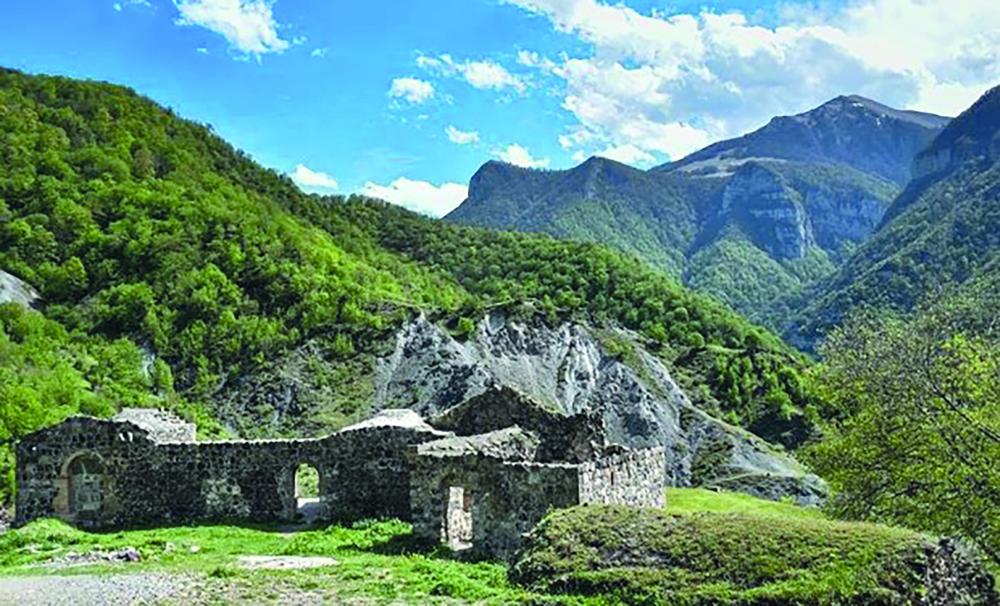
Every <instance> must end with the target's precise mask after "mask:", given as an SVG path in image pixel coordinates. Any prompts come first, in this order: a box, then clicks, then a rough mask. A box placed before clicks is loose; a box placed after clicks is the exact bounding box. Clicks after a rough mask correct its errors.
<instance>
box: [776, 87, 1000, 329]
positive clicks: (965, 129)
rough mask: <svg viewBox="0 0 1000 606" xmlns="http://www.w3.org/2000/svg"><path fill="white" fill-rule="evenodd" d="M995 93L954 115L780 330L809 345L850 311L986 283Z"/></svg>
mask: <svg viewBox="0 0 1000 606" xmlns="http://www.w3.org/2000/svg"><path fill="white" fill-rule="evenodd" d="M998 136H1000V89H993V90H992V91H990V92H989V93H987V94H986V95H984V96H983V97H982V98H981V99H980V100H979V101H978V102H977V103H976V104H975V105H974V106H973V107H971V108H970V109H969V110H967V111H966V112H965V113H963V114H962V115H961V116H959V117H958V118H956V119H955V120H954V121H953V122H952V123H951V124H950V125H949V126H948V127H947V128H946V129H945V130H944V131H943V132H942V133H941V135H940V136H939V137H938V139H936V140H935V141H934V142H933V143H932V144H931V146H930V147H929V148H928V149H927V150H926V151H925V152H924V153H922V154H920V155H919V156H918V157H917V159H916V161H915V164H916V166H917V168H918V169H919V170H921V171H922V174H920V175H919V178H918V179H915V180H914V181H913V183H911V184H910V186H909V187H908V188H907V190H906V191H905V192H903V193H902V194H901V195H900V196H899V198H898V199H897V200H896V201H895V202H894V203H893V206H892V208H891V209H890V211H889V212H888V214H887V217H886V221H885V222H884V223H883V224H882V225H881V227H880V228H879V230H878V231H877V232H876V233H875V234H874V235H873V236H872V238H871V239H870V240H869V241H867V242H865V243H864V245H862V246H860V247H859V248H858V250H857V251H856V252H855V253H854V254H853V255H852V256H851V257H850V259H849V260H848V261H847V263H846V264H845V265H844V267H843V269H842V270H841V271H840V272H839V273H838V274H837V275H836V276H834V277H833V279H832V280H830V282H829V283H828V284H826V285H824V286H823V288H821V289H819V292H818V293H813V294H811V295H810V296H809V297H808V301H807V303H806V304H805V305H803V309H802V310H801V311H800V312H799V313H798V315H797V316H796V321H795V322H794V323H793V325H792V326H791V328H790V329H789V331H788V336H789V338H790V339H792V340H793V341H795V342H800V343H803V344H805V345H806V346H811V345H812V344H814V343H815V342H816V340H817V339H818V338H819V337H820V336H821V335H822V334H823V333H825V332H826V331H827V330H828V329H829V328H831V327H834V326H836V325H838V324H839V323H840V322H841V321H842V320H843V318H845V317H846V316H847V315H848V313H849V311H850V310H851V309H855V308H859V307H889V308H894V309H897V310H908V309H911V308H912V307H913V306H914V305H915V304H916V303H917V302H919V301H921V300H922V299H924V298H925V297H927V296H929V295H932V294H934V293H935V292H936V291H938V290H939V289H940V288H941V287H942V286H943V285H947V284H950V283H958V284H960V283H964V282H967V281H970V280H974V279H980V278H988V277H989V276H990V275H991V274H992V273H993V272H994V271H995V268H996V266H997V259H998V258H1000V187H998V184H1000V153H998V151H997V150H998V149H1000V147H998V144H997V141H998Z"/></svg>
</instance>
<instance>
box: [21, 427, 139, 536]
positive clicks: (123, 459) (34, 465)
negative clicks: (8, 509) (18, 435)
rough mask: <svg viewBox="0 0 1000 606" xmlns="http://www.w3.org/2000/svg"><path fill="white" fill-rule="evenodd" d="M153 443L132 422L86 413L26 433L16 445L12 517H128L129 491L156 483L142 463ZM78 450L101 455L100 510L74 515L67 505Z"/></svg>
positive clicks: (99, 521) (100, 521)
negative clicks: (15, 490)
mask: <svg viewBox="0 0 1000 606" xmlns="http://www.w3.org/2000/svg"><path fill="white" fill-rule="evenodd" d="M154 447H155V444H154V443H153V441H152V440H150V439H149V437H148V435H147V433H146V431H145V430H143V429H141V428H140V427H138V426H137V425H134V424H132V423H127V422H125V423H113V422H110V421H104V420H101V419H95V418H91V417H77V418H73V419H69V420H67V421H66V422H64V423H62V424H61V425H58V426H56V427H53V428H49V429H46V430H42V431H40V432H36V433H34V434H32V435H30V436H28V437H26V438H25V439H23V440H21V441H20V442H19V443H18V445H17V454H16V456H17V471H16V479H17V506H16V523H17V524H24V523H26V522H28V521H30V520H33V519H36V518H40V517H50V516H55V517H60V518H63V519H66V520H68V521H72V522H79V523H80V525H83V526H91V527H99V526H103V525H107V524H110V523H113V521H114V520H118V519H123V518H125V517H128V515H129V510H130V505H131V503H130V498H129V496H128V495H130V494H133V493H135V492H140V493H142V494H146V492H147V491H149V490H150V488H151V486H150V485H151V484H155V479H153V478H151V477H150V476H149V475H148V473H147V472H148V469H147V467H146V465H145V461H147V460H149V457H150V456H151V454H152V451H153V448H154ZM81 456H89V457H94V458H96V459H97V460H99V461H100V464H101V466H102V468H103V474H102V475H103V479H102V481H101V482H100V491H101V495H102V504H101V508H100V510H99V511H97V512H88V515H86V516H84V518H85V519H80V520H77V515H76V512H74V511H72V510H71V503H70V488H71V486H70V479H71V478H70V475H69V467H70V464H71V463H72V461H73V460H74V459H75V458H77V457H81Z"/></svg>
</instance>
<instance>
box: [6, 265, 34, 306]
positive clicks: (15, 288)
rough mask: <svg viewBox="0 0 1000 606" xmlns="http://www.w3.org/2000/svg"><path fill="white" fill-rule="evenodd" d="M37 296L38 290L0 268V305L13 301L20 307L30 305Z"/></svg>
mask: <svg viewBox="0 0 1000 606" xmlns="http://www.w3.org/2000/svg"><path fill="white" fill-rule="evenodd" d="M38 298H39V297H38V291H36V290H35V289H34V288H32V287H31V285H30V284H28V283H27V282H24V281H23V280H20V279H18V278H16V277H15V276H12V275H11V274H9V273H7V272H5V271H3V270H0V305H2V304H3V303H14V304H17V305H20V306H22V307H31V306H32V305H34V304H35V302H36V301H38Z"/></svg>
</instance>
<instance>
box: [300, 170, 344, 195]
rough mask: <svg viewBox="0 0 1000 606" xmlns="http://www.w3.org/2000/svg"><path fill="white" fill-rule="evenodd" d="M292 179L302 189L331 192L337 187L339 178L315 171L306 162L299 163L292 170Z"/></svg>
mask: <svg viewBox="0 0 1000 606" xmlns="http://www.w3.org/2000/svg"><path fill="white" fill-rule="evenodd" d="M292 180H293V181H295V183H297V184H298V185H299V187H301V188H302V189H305V190H307V191H311V192H315V193H329V192H331V191H333V190H335V189H337V187H339V186H338V184H337V180H336V179H334V178H333V177H331V176H330V175H328V174H326V173H324V172H321V171H315V170H312V169H311V168H309V167H308V166H306V165H304V164H299V165H297V166H296V167H295V170H294V171H292Z"/></svg>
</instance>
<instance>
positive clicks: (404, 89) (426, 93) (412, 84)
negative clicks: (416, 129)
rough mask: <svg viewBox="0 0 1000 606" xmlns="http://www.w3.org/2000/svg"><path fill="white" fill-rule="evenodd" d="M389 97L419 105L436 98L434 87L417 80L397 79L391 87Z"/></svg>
mask: <svg viewBox="0 0 1000 606" xmlns="http://www.w3.org/2000/svg"><path fill="white" fill-rule="evenodd" d="M389 96H390V97H392V98H393V99H405V100H406V101H408V102H409V103H411V104H413V105H417V104H419V103H423V102H425V101H428V100H430V99H431V98H432V97H433V96H434V86H433V85H432V84H431V83H430V82H426V81H424V80H419V79H417V78H396V79H395V80H393V81H392V85H391V86H390V87H389Z"/></svg>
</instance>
